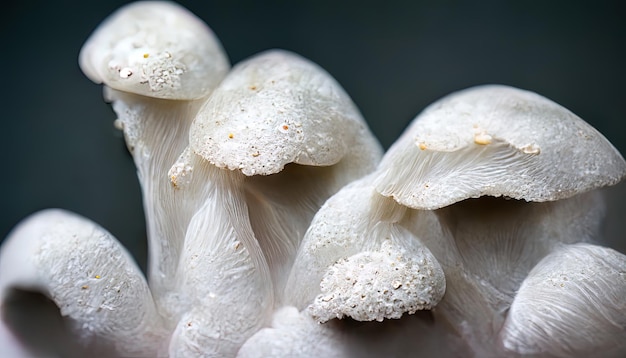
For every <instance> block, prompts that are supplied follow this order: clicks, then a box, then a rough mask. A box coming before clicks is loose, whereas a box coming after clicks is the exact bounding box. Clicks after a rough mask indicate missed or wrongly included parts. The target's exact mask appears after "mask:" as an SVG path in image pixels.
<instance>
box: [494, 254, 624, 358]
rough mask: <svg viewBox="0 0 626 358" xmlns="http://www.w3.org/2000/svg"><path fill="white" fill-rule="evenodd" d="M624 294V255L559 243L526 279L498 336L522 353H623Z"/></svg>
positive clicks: (505, 345) (565, 354) (561, 355)
mask: <svg viewBox="0 0 626 358" xmlns="http://www.w3.org/2000/svg"><path fill="white" fill-rule="evenodd" d="M624 297H626V256H625V255H623V254H621V253H619V252H617V251H615V250H612V249H609V248H606V247H601V246H597V245H591V244H586V243H579V244H575V245H563V246H559V247H557V248H556V249H555V250H554V251H553V252H551V253H550V254H549V255H547V256H546V257H544V258H543V259H542V260H541V261H540V262H539V263H538V264H537V265H536V266H535V267H534V268H533V269H532V270H531V272H530V273H529V274H528V276H527V277H526V279H525V280H524V281H523V282H522V285H521V286H520V288H519V291H518V292H517V295H516V297H515V300H514V301H513V303H512V304H511V308H510V310H509V312H508V314H507V318H506V321H505V323H504V326H503V327H502V330H501V332H500V339H501V341H502V344H503V345H504V347H505V348H506V349H507V350H509V351H513V352H516V353H519V354H522V355H533V354H535V355H536V354H544V355H549V356H551V357H573V356H580V357H589V356H600V355H602V356H604V357H620V356H623V355H624V352H626V342H625V341H624V332H626V314H625V313H624V312H626V301H625V300H624ZM529 322H531V324H529Z"/></svg>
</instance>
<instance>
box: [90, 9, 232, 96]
mask: <svg viewBox="0 0 626 358" xmlns="http://www.w3.org/2000/svg"><path fill="white" fill-rule="evenodd" d="M79 63H80V67H81V69H82V70H83V72H84V73H85V75H86V76H87V77H89V79H91V80H92V81H94V82H96V83H104V84H105V85H107V86H109V87H112V88H114V89H116V90H120V91H124V92H131V93H135V94H140V95H144V96H148V97H156V98H166V99H185V100H188V99H196V98H200V97H204V96H206V95H208V94H209V93H210V92H211V90H212V89H213V88H214V87H215V86H216V85H217V83H218V82H219V81H220V80H221V79H222V78H223V77H224V76H225V74H226V72H227V71H228V69H229V67H230V65H229V62H228V59H227V57H226V55H225V54H224V50H223V49H222V46H221V44H220V43H219V41H218V40H217V38H216V37H215V35H214V34H213V32H212V31H211V29H209V27H208V26H207V25H206V24H205V23H204V22H202V20H200V19H199V18H197V17H196V16H195V15H193V14H192V13H191V12H189V11H188V10H187V9H185V8H183V7H182V6H179V5H177V4H175V3H170V2H159V1H145V2H135V3H131V4H129V5H126V6H124V7H122V8H120V9H119V10H117V11H116V12H114V13H113V14H112V15H110V16H109V17H108V18H107V19H106V20H105V21H103V22H102V24H101V25H100V26H99V27H98V28H97V29H96V30H95V31H94V33H93V34H92V35H91V36H90V37H89V39H88V40H87V42H86V43H85V45H84V46H83V48H82V50H81V52H80V57H79Z"/></svg>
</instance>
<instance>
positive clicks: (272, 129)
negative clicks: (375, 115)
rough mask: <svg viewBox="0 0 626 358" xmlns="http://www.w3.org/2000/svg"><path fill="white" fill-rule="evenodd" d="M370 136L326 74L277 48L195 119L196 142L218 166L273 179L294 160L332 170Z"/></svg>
mask: <svg viewBox="0 0 626 358" xmlns="http://www.w3.org/2000/svg"><path fill="white" fill-rule="evenodd" d="M367 131H368V130H367V126H366V124H365V122H364V120H363V118H362V117H361V114H360V113H359V111H358V110H357V109H356V107H355V105H354V104H353V103H352V100H351V99H350V97H349V96H348V95H347V94H346V93H345V91H344V90H343V89H342V88H341V86H340V85H339V84H338V83H337V82H336V81H335V80H334V79H333V78H332V77H331V76H330V75H329V74H328V73H327V72H326V71H324V70H323V69H322V68H320V67H319V66H317V65H316V64H314V63H312V62H310V61H308V60H306V59H304V58H302V57H300V56H298V55H296V54H293V53H290V52H287V51H282V50H271V51H266V52H264V53H261V54H259V55H256V56H254V57H252V58H250V59H248V60H246V61H244V62H241V63H240V64H238V65H236V66H235V67H234V68H233V70H232V71H231V72H230V73H229V74H228V76H227V77H226V78H225V79H224V81H223V82H222V83H221V84H220V85H219V86H218V87H217V88H216V89H215V91H214V92H213V94H212V95H211V97H210V98H209V100H208V101H207V103H206V104H205V105H204V107H203V108H202V109H201V110H200V113H199V114H198V116H197V117H196V119H195V120H194V122H193V124H192V126H191V130H190V143H191V148H192V149H193V151H194V152H195V153H196V154H198V155H200V156H202V157H203V158H204V159H206V160H208V161H209V162H211V163H212V164H214V165H216V166H217V167H220V168H228V169H231V170H234V169H240V170H241V171H242V172H243V173H244V174H245V175H255V174H262V175H268V174H274V173H278V172H280V171H281V170H282V169H283V167H284V166H285V164H288V163H291V162H294V163H298V164H304V165H316V166H327V165H333V164H335V163H337V162H339V161H340V160H341V159H342V157H343V156H344V155H345V153H346V152H347V151H348V149H349V148H350V146H351V144H352V143H353V142H355V140H356V139H355V138H357V137H358V136H365V135H369V134H366V132H367ZM375 149H377V148H375Z"/></svg>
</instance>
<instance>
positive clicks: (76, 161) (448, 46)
mask: <svg viewBox="0 0 626 358" xmlns="http://www.w3.org/2000/svg"><path fill="white" fill-rule="evenodd" d="M124 3H125V2H124V1H112V0H106V1H93V2H92V1H54V2H52V1H41V0H36V1H28V2H26V1H24V2H20V3H19V4H18V3H17V2H15V1H14V2H8V3H5V4H4V5H3V10H2V12H1V14H0V20H1V21H0V44H1V45H2V48H1V50H0V51H1V55H0V68H1V69H2V75H1V76H2V77H1V78H2V82H1V88H2V96H0V98H1V101H2V102H1V103H2V109H3V111H2V126H1V128H2V129H1V131H0V136H1V138H0V163H2V175H0V191H1V192H0V197H2V202H1V203H2V205H1V208H0V210H1V213H0V238H2V237H5V236H6V234H7V233H8V232H9V230H10V229H11V228H12V227H13V226H14V225H15V224H16V223H17V222H18V221H19V220H20V219H21V218H23V217H25V216H26V215H28V214H30V213H32V212H34V211H36V210H39V209H43V208H48V207H60V208H65V209H68V210H72V211H75V212H77V213H80V214H82V215H84V216H86V217H89V218H91V219H93V220H94V221H96V222H98V223H99V224H101V225H102V226H104V227H105V228H107V229H108V230H109V231H111V232H112V233H113V234H114V235H115V236H116V237H117V238H118V239H119V240H120V241H122V242H123V243H124V244H125V245H126V246H128V247H129V248H131V251H132V252H133V253H134V254H135V255H137V257H138V258H139V262H140V263H141V264H142V266H143V261H144V260H145V257H144V255H143V252H144V251H145V228H144V221H143V212H142V207H141V197H140V190H139V185H138V182H137V179H136V177H135V169H134V167H133V164H132V160H131V158H130V156H129V155H128V153H127V151H126V147H125V145H124V142H123V138H122V135H121V133H120V132H118V131H117V130H115V129H114V128H113V120H114V119H115V115H114V114H113V112H112V110H111V108H110V106H109V105H108V104H106V103H104V102H103V100H102V90H101V87H100V86H98V85H95V84H93V83H91V82H90V81H89V80H87V79H86V78H85V77H84V76H83V75H82V74H81V72H80V70H79V68H78V65H77V56H78V52H79V50H80V47H81V45H82V44H83V42H84V41H85V39H86V38H87V37H88V36H89V34H90V33H91V31H92V30H93V29H94V28H95V27H96V26H97V25H98V24H99V23H100V22H101V21H102V20H103V19H104V18H105V17H106V16H107V15H108V14H110V13H111V12H112V11H114V10H115V9H116V8H118V7H119V6H121V5H122V4H124ZM181 3H182V4H183V5H184V6H186V7H187V8H189V9H190V10H191V11H192V12H194V13H195V14H196V15H198V16H199V17H200V18H202V19H203V20H204V21H206V22H207V23H208V24H209V26H210V27H211V28H212V29H213V30H214V32H215V33H216V34H217V36H218V37H219V38H220V40H221V41H222V43H223V45H224V48H225V49H226V51H227V53H228V55H229V57H230V59H231V61H232V62H233V63H236V62H238V61H240V60H242V59H244V58H246V57H248V56H251V55H253V54H255V53H257V52H259V51H262V50H265V49H269V48H284V49H288V50H292V51H295V52H297V53H300V54H301V55H303V56H305V57H308V58H309V59H311V60H313V61H314V62H316V63H318V64H319V65H321V66H322V67H324V68H325V69H326V70H327V71H328V72H330V73H331V74H332V75H333V76H334V77H335V78H337V80H338V81H339V82H340V83H341V84H342V85H343V86H344V88H345V89H346V90H347V92H348V93H349V94H350V95H351V96H352V98H353V99H354V101H355V102H356V104H357V105H358V106H359V107H360V109H361V111H362V112H363V114H364V116H365V118H366V119H367V121H368V122H369V124H370V126H371V128H372V130H373V131H374V133H375V134H376V135H377V136H378V138H379V139H380V141H381V142H382V144H383V145H384V146H385V147H388V146H389V145H390V144H391V143H392V142H393V141H394V139H395V138H397V137H398V135H399V134H400V133H401V132H402V130H403V129H404V128H405V127H406V125H407V124H408V123H409V122H410V120H411V119H413V118H414V117H415V115H416V114H418V113H419V111H420V110H422V109H423V108H424V107H425V106H426V105H428V104H429V103H431V102H432V101H434V100H436V99H438V98H440V97H441V96H443V95H446V94H448V93H450V92H452V91H455V90H459V89H462V88H466V87H469V86H473V85H478V84H485V83H501V84H508V85H513V86H516V87H520V88H524V89H529V90H532V91H535V92H538V93H540V94H542V95H544V96H546V97H548V98H551V99H552V100H554V101H556V102H558V103H560V104H562V105H563V106H565V107H567V108H569V109H570V110H572V111H573V112H574V113H576V114H578V115H579V116H581V117H582V118H583V119H585V120H586V121H588V122H589V123H591V124H592V125H593V126H594V127H596V128H597V129H598V130H599V131H600V132H602V133H603V134H604V135H605V136H606V137H607V138H608V139H609V140H610V141H611V142H613V144H614V145H615V146H616V147H617V148H618V149H619V150H620V151H621V152H622V153H626V130H625V127H624V120H623V118H624V114H626V89H625V87H624V84H625V83H626V73H625V71H624V58H625V57H624V56H625V55H626V51H625V45H626V25H625V21H624V19H625V18H626V13H625V12H624V11H623V7H622V6H619V5H620V4H619V2H618V1H608V2H603V1H508V2H506V1H474V2H464V1H448V0H444V1H437V2H435V1H433V2H426V1H412V2H408V1H407V2H401V1H394V0H388V1H384V2H378V3H377V4H374V5H363V4H364V3H365V2H363V3H361V4H359V3H358V2H339V1H328V0H319V1H311V2H298V1H182V2H181ZM624 192H626V190H625V189H624V185H622V188H621V190H620V189H618V190H613V191H612V192H611V194H610V198H611V205H612V207H611V211H610V215H609V222H608V223H607V227H608V233H607V236H608V237H609V238H610V239H611V240H613V241H612V244H613V245H614V246H615V245H618V240H619V239H620V237H623V235H621V233H622V231H623V228H624V227H625V226H626V225H625V223H624V221H625V220H624V219H626V206H625V204H624V203H625V201H626V195H624ZM622 245H623V244H622ZM624 246H626V245H624Z"/></svg>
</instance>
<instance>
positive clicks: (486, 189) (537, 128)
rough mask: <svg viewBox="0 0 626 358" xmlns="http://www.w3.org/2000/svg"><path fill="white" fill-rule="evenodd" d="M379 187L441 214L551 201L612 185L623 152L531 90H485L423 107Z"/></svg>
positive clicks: (388, 160) (622, 166) (620, 171)
mask: <svg viewBox="0 0 626 358" xmlns="http://www.w3.org/2000/svg"><path fill="white" fill-rule="evenodd" d="M379 173H380V175H379V176H378V177H377V179H376V181H375V185H376V188H377V190H378V191H379V192H380V193H381V194H383V195H385V196H390V197H393V198H394V199H395V200H396V201H398V202H399V203H401V204H403V205H407V206H409V207H411V208H416V209H437V208H441V207H444V206H447V205H450V204H453V203H455V202H458V201H461V200H464V199H467V198H476V197H480V196H484V195H489V196H507V197H511V198H515V199H524V200H527V201H550V200H558V199H563V198H567V197H570V196H573V195H575V194H577V193H581V192H585V191H588V190H592V189H595V188H598V187H602V186H606V185H613V184H615V183H617V182H618V181H620V180H621V179H622V178H623V177H624V176H625V175H626V162H624V158H622V156H621V155H620V154H619V152H618V151H617V150H616V149H615V148H614V147H613V146H612V145H611V143H609V142H608V140H607V139H606V138H604V137H603V136H602V134H600V133H599V132H598V131H596V130H595V129H594V128H593V127H591V126H590V125H589V124H587V123H586V122H584V121H583V120H582V119H580V118H579V117H577V116H576V115H574V114H573V113H572V112H570V111H568V110H567V109H565V108H564V107H562V106H560V105H558V104H556V103H554V102H552V101H550V100H548V99H546V98H545V97H542V96H540V95H538V94H535V93H533V92H528V91H524V90H520V89H516V88H512V87H507V86H498V85H490V86H480V87H475V88H470V89H467V90H464V91H460V92H457V93H453V94H451V95H449V96H447V97H444V98H443V99H441V100H439V101H437V102H435V103H434V104H432V105H430V106H429V107H428V108H426V109H425V110H424V112H422V113H421V114H420V115H419V116H418V117H417V118H416V119H415V120H414V122H413V123H412V124H411V126H410V127H409V128H408V129H407V131H406V132H405V133H404V134H403V135H402V137H401V138H400V139H399V140H398V141H397V142H396V143H395V144H394V145H393V146H392V148H391V149H390V150H389V151H388V153H387V154H386V155H385V157H384V158H383V160H382V162H381V165H380V167H379Z"/></svg>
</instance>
